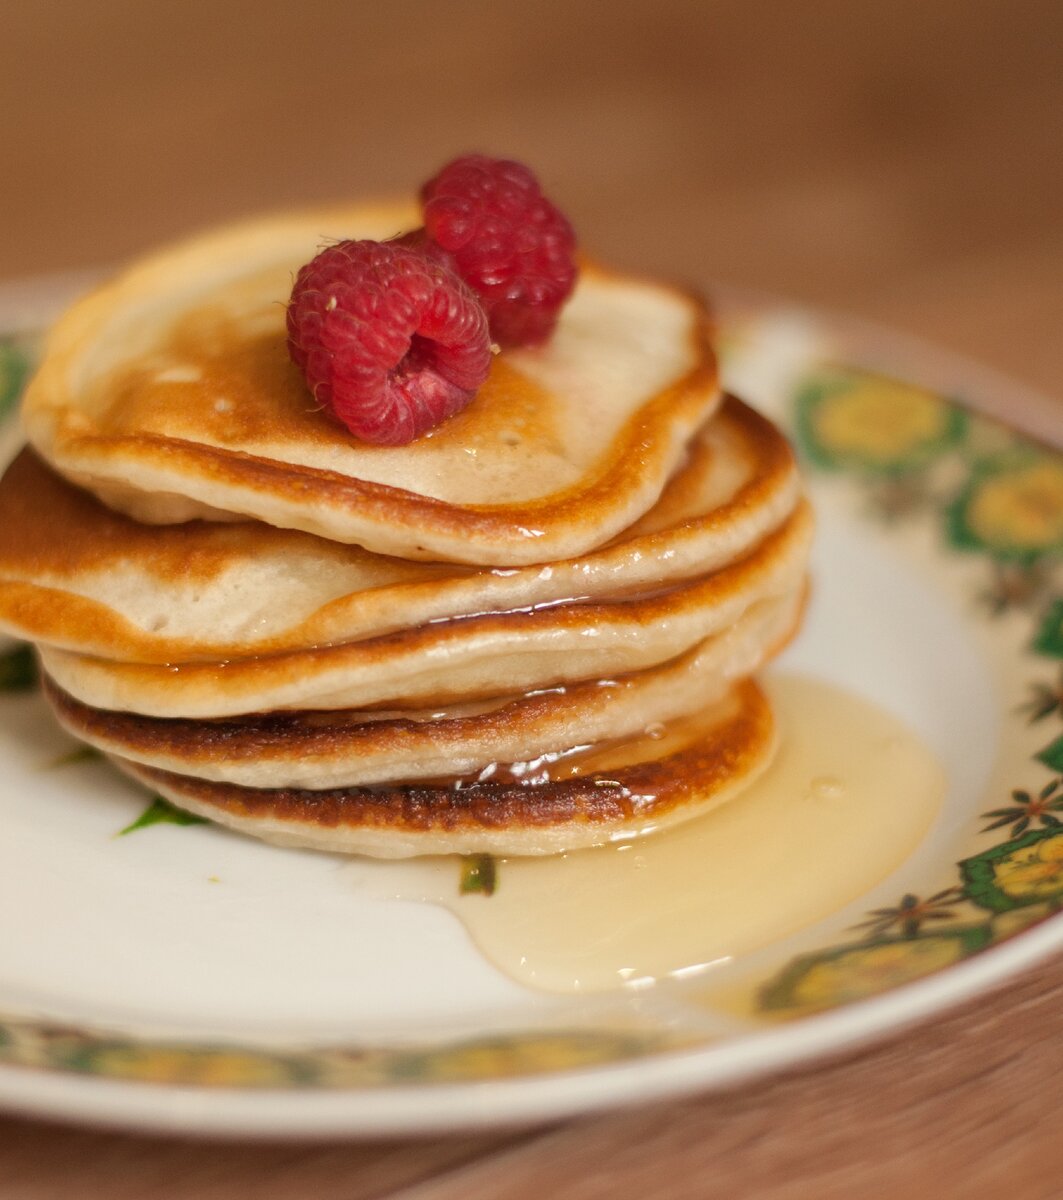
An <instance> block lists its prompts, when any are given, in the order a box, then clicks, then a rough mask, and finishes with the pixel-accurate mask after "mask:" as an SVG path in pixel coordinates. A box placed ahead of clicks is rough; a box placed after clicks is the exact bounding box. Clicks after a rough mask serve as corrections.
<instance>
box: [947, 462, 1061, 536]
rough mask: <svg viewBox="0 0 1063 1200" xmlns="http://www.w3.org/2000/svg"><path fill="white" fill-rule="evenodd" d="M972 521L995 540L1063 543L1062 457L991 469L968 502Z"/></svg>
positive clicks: (977, 529) (980, 532)
mask: <svg viewBox="0 0 1063 1200" xmlns="http://www.w3.org/2000/svg"><path fill="white" fill-rule="evenodd" d="M967 523H968V524H969V525H970V527H971V529H972V530H973V531H974V533H975V534H976V535H977V536H978V537H979V538H981V540H982V541H983V542H985V543H987V544H988V545H990V546H998V547H1001V548H1009V547H1013V548H1019V549H1023V550H1047V549H1050V548H1051V547H1053V546H1057V545H1059V544H1061V543H1063V462H1060V461H1059V460H1057V459H1050V458H1044V459H1039V460H1037V461H1034V462H1030V463H1026V464H1024V465H1023V466H1021V467H1019V468H1017V469H1015V470H1011V471H1002V472H1000V474H998V475H990V476H989V477H988V478H987V479H986V480H985V482H983V483H982V484H981V485H980V486H979V487H978V489H977V491H976V492H975V494H974V495H973V496H972V498H971V500H970V502H969V504H968V507H967Z"/></svg>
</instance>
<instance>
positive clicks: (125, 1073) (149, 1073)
mask: <svg viewBox="0 0 1063 1200" xmlns="http://www.w3.org/2000/svg"><path fill="white" fill-rule="evenodd" d="M92 1069H93V1073H94V1074H100V1075H108V1076H111V1077H114V1078H119V1079H140V1080H143V1081H145V1082H147V1083H177V1084H191V1085H194V1086H199V1087H269V1086H274V1087H275V1086H277V1085H278V1084H284V1083H287V1082H290V1080H289V1078H288V1072H287V1070H286V1069H285V1067H284V1064H283V1063H281V1062H278V1061H276V1060H274V1059H271V1058H268V1057H266V1056H264V1055H263V1056H261V1057H259V1056H256V1055H251V1054H241V1053H239V1052H237V1051H223V1050H218V1051H207V1052H204V1051H194V1050H181V1049H179V1048H177V1047H174V1048H172V1049H171V1048H167V1047H162V1046H155V1047H145V1048H138V1047H136V1046H129V1047H118V1046H115V1047H111V1048H109V1049H105V1050H100V1051H98V1052H97V1053H95V1054H94V1055H93V1056H92Z"/></svg>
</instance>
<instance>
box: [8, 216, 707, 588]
mask: <svg viewBox="0 0 1063 1200" xmlns="http://www.w3.org/2000/svg"><path fill="white" fill-rule="evenodd" d="M416 224H417V218H416V215H415V214H414V213H413V212H412V211H410V210H409V209H407V208H405V207H403V206H400V205H397V206H393V207H387V206H384V207H376V208H354V209H350V210H335V211H319V212H313V213H305V214H300V215H292V216H286V217H275V218H272V219H267V220H259V221H253V222H249V223H246V224H244V225H240V226H235V227H231V228H229V229H226V230H223V231H221V232H218V233H213V234H210V235H206V236H203V237H200V238H196V239H193V240H191V241H189V242H186V243H184V244H182V245H179V246H177V247H175V248H172V249H170V250H166V251H163V252H161V253H159V254H156V255H154V256H152V257H149V258H147V259H144V260H141V262H140V263H139V264H137V265H136V266H134V267H132V268H131V269H129V270H128V271H126V272H125V273H124V274H123V275H121V276H119V277H118V278H117V279H116V280H115V281H113V282H112V283H110V284H108V285H106V286H104V287H103V288H101V289H100V290H98V291H96V292H95V293H93V294H92V295H90V296H89V297H87V298H86V299H85V300H83V301H81V302H80V303H79V304H77V305H75V306H74V307H73V308H72V309H71V310H70V311H69V312H68V313H67V314H66V315H65V316H64V317H62V318H61V319H60V320H59V322H58V323H57V325H56V326H55V328H54V329H53V331H52V333H51V335H50V337H49V339H48V342H47V345H46V348H45V355H44V359H43V362H42V366H41V368H40V370H39V372H38V374H37V376H36V377H35V379H34V380H33V381H32V383H31V385H30V387H29V389H28V391H27V393H26V397H25V401H24V405H23V419H24V423H25V427H26V431H27V434H28V437H29V440H30V442H31V443H32V444H33V445H34V446H35V448H36V449H37V451H38V452H39V453H40V455H41V456H42V457H43V458H44V459H45V460H46V461H48V462H49V463H51V465H52V466H53V467H55V469H56V470H57V471H58V472H59V473H60V474H62V475H63V476H65V477H66V478H68V479H70V480H71V481H72V482H74V483H76V484H78V485H79V486H81V487H84V488H86V489H87V490H89V491H91V492H93V493H94V494H95V495H97V496H99V497H100V498H101V499H102V500H103V501H104V502H105V503H107V504H108V505H110V506H111V507H113V508H116V509H118V510H120V511H122V512H125V513H127V514H128V515H130V516H132V517H134V518H135V519H137V520H140V521H143V522H147V523H168V522H180V521H186V520H189V519H192V518H197V517H205V518H209V519H226V518H231V517H232V516H233V515H234V514H236V515H240V516H244V517H253V518H256V519H258V520H260V521H263V522H265V523H267V524H271V525H275V526H277V527H279V528H284V529H299V530H303V531H306V532H309V533H313V534H316V535H318V536H321V537H324V538H328V539H331V540H334V541H338V542H345V543H356V544H358V545H361V546H365V547H367V548H368V549H371V550H373V551H375V552H377V553H379V554H386V555H391V556H397V557H401V558H405V559H419V560H447V561H454V562H464V563H475V564H482V565H488V566H494V567H497V566H511V565H520V564H527V563H541V562H548V561H553V560H557V559H561V558H569V557H572V556H573V555H578V554H583V553H586V552H587V551H589V550H591V549H593V548H595V547H597V546H600V545H602V544H603V543H605V542H606V541H608V540H609V539H610V538H612V537H614V536H616V535H617V534H619V533H620V532H621V531H622V530H623V529H625V528H627V527H628V526H629V525H631V524H632V522H634V521H635V520H637V519H638V518H639V517H640V516H641V515H642V514H643V513H645V512H646V511H647V510H648V509H649V508H650V507H651V506H652V505H653V503H654V502H655V501H656V499H657V497H658V496H659V495H660V493H661V491H662V489H663V488H664V486H665V483H666V481H667V480H668V478H669V477H670V476H671V475H672V474H673V472H674V470H675V468H676V467H677V465H678V464H679V462H680V460H681V459H682V457H683V454H684V452H685V448H686V445H687V443H688V441H689V440H690V438H691V436H692V435H693V433H694V432H695V430H696V429H698V428H699V427H700V426H701V425H702V424H703V423H704V422H705V421H706V420H707V419H708V418H709V416H711V414H712V413H713V411H714V410H715V409H716V407H717V405H718V402H719V391H718V387H717V381H716V367H715V360H714V358H713V354H712V351H711V348H710V346H709V343H708V339H707V332H706V330H707V320H706V313H705V311H704V308H703V306H702V305H701V304H700V303H699V302H698V301H697V300H695V299H694V298H692V297H691V296H689V295H686V294H685V293H683V292H680V291H677V290H675V289H672V288H668V287H665V286H662V285H659V284H656V283H651V282H647V281H643V280H637V279H633V278H629V277H625V276H621V275H618V274H614V273H610V272H608V271H605V270H602V269H599V268H596V267H593V266H587V267H585V268H584V269H583V271H582V273H581V277H580V281H579V283H578V285H577V287H576V290H575V292H574V294H573V296H572V298H571V300H570V301H569V303H568V304H567V305H566V307H565V309H564V310H563V312H562V315H561V318H560V321H559V324H558V327H557V330H556V332H555V333H554V335H553V336H552V338H551V340H550V342H549V343H548V344H547V345H546V346H543V347H539V348H536V349H533V350H519V351H512V352H510V351H507V352H505V353H503V354H500V355H498V356H496V358H495V360H494V362H493V365H492V369H491V374H490V377H489V378H488V380H487V381H486V383H485V384H484V385H483V386H482V387H481V388H480V389H479V391H478V393H477V395H476V398H475V399H474V400H473V402H472V404H471V405H470V406H469V408H467V409H466V410H465V411H464V412H462V413H460V414H458V415H457V416H455V417H453V418H451V419H450V420H449V421H446V422H444V424H442V425H440V426H439V427H437V428H436V429H434V430H432V431H431V432H430V433H428V434H427V435H425V436H424V437H421V438H418V439H417V440H415V441H414V442H411V443H410V444H409V445H407V446H398V447H384V446H373V445H368V444H366V443H362V442H360V441H359V440H358V439H356V438H355V437H354V436H353V435H351V434H350V433H348V432H347V430H345V429H344V428H343V427H342V426H341V425H339V424H338V423H337V422H336V421H334V420H333V419H332V418H331V417H330V416H329V415H328V414H327V413H325V412H322V411H316V410H315V405H314V401H313V398H312V396H311V395H310V393H309V391H308V389H307V387H306V384H305V382H304V381H303V379H302V376H301V375H300V373H299V371H298V369H297V368H296V367H295V366H294V365H293V364H291V363H290V362H289V360H288V356H287V348H286V341H285V330H284V317H285V302H286V300H287V298H288V295H289V293H290V289H291V281H292V277H293V276H294V273H295V271H296V270H297V269H298V267H299V266H300V265H301V264H302V263H304V262H306V261H308V260H309V259H310V258H311V257H312V256H313V255H314V253H315V252H316V249H317V248H318V247H319V245H320V243H321V242H322V240H323V239H325V238H330V237H333V238H334V237H372V238H381V237H386V236H388V235H390V234H393V233H396V232H399V231H401V230H403V229H407V228H411V227H413V226H414V225H416Z"/></svg>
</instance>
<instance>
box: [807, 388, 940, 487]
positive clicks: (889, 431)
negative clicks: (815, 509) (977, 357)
mask: <svg viewBox="0 0 1063 1200" xmlns="http://www.w3.org/2000/svg"><path fill="white" fill-rule="evenodd" d="M950 417H951V410H950V408H949V406H948V405H947V404H946V403H945V402H944V401H942V400H941V399H940V398H939V397H938V396H935V395H934V394H933V393H932V392H927V391H924V390H923V389H922V388H915V387H910V386H908V385H907V384H903V383H899V382H896V381H894V380H891V379H883V378H879V377H878V376H874V375H868V376H865V377H859V376H857V377H854V382H853V385H852V386H851V387H848V388H846V389H845V390H843V391H839V392H837V393H835V394H834V395H829V394H828V395H826V396H824V397H823V399H822V400H821V401H820V402H819V404H818V405H817V406H816V409H815V413H814V415H813V417H812V423H813V427H814V430H815V436H816V439H817V440H818V441H819V442H820V444H821V445H822V447H823V448H824V449H825V450H826V451H827V452H828V453H830V454H832V455H836V456H837V457H839V458H858V459H861V460H862V461H864V462H866V463H868V464H869V465H871V466H876V467H890V466H895V465H899V464H903V463H904V462H905V461H906V460H907V459H909V458H910V457H911V456H912V455H914V454H917V453H918V452H919V451H920V450H921V449H923V448H924V447H925V446H926V445H927V443H929V442H933V441H934V440H936V439H937V438H939V437H941V436H943V434H945V433H946V432H947V430H948V427H949V422H950Z"/></svg>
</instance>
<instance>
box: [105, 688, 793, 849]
mask: <svg viewBox="0 0 1063 1200" xmlns="http://www.w3.org/2000/svg"><path fill="white" fill-rule="evenodd" d="M774 745H775V728H774V721H773V719H772V713H771V708H770V706H769V704H768V701H767V698H766V697H765V695H764V693H763V692H762V691H761V690H760V688H759V687H758V686H757V685H756V684H755V683H754V682H753V681H752V680H744V681H742V682H741V683H738V684H736V685H735V686H734V687H733V688H731V689H730V691H729V692H728V693H727V694H726V696H725V697H724V698H723V699H722V700H720V701H718V702H717V703H715V704H713V705H710V706H708V707H707V708H705V709H703V710H702V711H701V712H700V713H698V714H697V715H696V716H692V717H684V718H682V719H679V720H677V721H674V722H671V723H669V724H666V725H664V726H663V727H658V728H656V729H655V730H654V731H653V732H652V734H651V733H646V734H643V735H641V736H639V737H636V738H631V739H619V740H615V741H611V742H605V743H599V744H598V745H595V746H592V747H589V748H584V749H581V750H579V751H576V752H573V753H570V754H566V755H560V756H557V757H556V758H555V759H554V761H552V762H550V763H549V764H543V763H520V764H510V765H509V766H507V767H497V766H493V767H491V768H488V769H487V770H485V771H481V772H480V776H479V778H473V779H469V778H460V777H454V778H451V779H441V780H437V781H430V782H424V783H417V784H407V785H390V786H381V787H361V788H333V789H328V790H321V791H310V790H305V789H296V788H270V789H267V788H248V787H241V786H239V785H236V784H229V783H220V782H211V781H208V780H202V779H195V778H192V777H190V776H186V775H175V774H173V773H171V772H167V771H162V770H158V769H157V768H154V767H147V766H144V765H142V764H138V763H132V762H129V761H128V760H124V759H120V758H115V759H114V761H115V763H116V765H117V766H118V767H119V768H120V769H121V770H123V771H124V772H126V773H127V774H129V775H131V776H132V777H133V778H134V779H137V780H139V781H141V782H142V783H144V784H146V785H147V786H148V787H150V788H152V789H153V790H155V791H156V792H158V793H159V794H160V795H162V796H163V797H165V798H166V799H167V800H169V801H170V802H171V803H173V804H176V805H177V806H178V807H180V808H183V809H185V810H187V811H188V812H192V813H195V814H196V815H198V816H202V817H206V818H208V819H209V820H212V821H215V822H217V823H218V824H221V825H225V826H228V827H229V828H231V829H234V830H238V831H239V832H241V833H248V834H251V835H253V836H255V837H259V838H262V839H264V840H266V841H269V842H273V843H277V844H281V845H287V846H301V847H306V848H309V849H314V850H325V851H332V852H336V853H342V854H367V855H372V856H375V857H379V858H405V857H409V856H412V855H422V854H475V853H489V854H498V855H526V854H556V853H558V852H560V851H564V850H575V849H579V848H582V847H585V846H593V845H600V844H602V843H605V842H612V841H617V840H622V839H625V838H632V837H637V836H639V835H641V834H645V833H650V832H653V831H656V830H658V829H661V828H663V827H665V826H668V825H674V824H677V823H679V822H681V821H685V820H689V819H690V818H692V817H695V816H699V815H701V814H702V813H705V812H707V811H708V810H709V809H710V808H713V807H715V806H716V805H718V804H720V803H722V802H724V801H725V800H729V799H730V798H731V797H732V796H734V795H735V794H736V793H737V792H738V791H740V790H741V789H742V788H743V787H744V786H745V785H747V784H748V783H750V782H751V781H752V780H753V779H754V778H755V777H756V776H757V775H759V774H760V772H761V771H762V770H763V769H764V768H765V767H766V766H767V764H768V762H769V761H770V759H771V755H772V753H773V750H774Z"/></svg>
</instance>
